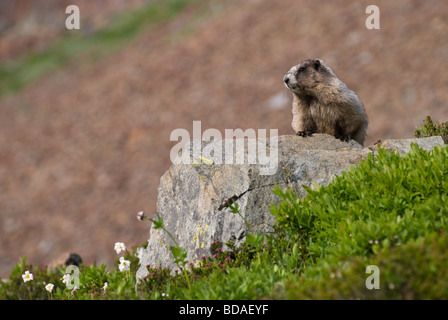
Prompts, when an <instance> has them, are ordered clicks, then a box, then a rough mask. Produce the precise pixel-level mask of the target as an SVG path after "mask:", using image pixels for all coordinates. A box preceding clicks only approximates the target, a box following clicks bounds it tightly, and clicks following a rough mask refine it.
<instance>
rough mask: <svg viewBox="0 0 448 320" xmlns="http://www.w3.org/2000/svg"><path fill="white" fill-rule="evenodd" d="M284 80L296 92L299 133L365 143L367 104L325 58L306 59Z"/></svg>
mask: <svg viewBox="0 0 448 320" xmlns="http://www.w3.org/2000/svg"><path fill="white" fill-rule="evenodd" d="M283 81H284V82H285V85H286V87H287V88H288V89H290V90H291V91H292V93H293V103H292V114H293V118H292V128H293V129H294V130H295V131H296V132H297V135H299V136H302V137H306V136H311V135H312V134H313V133H327V134H331V135H333V136H335V137H336V138H338V139H341V140H342V141H349V140H350V139H353V140H355V141H357V142H358V143H359V144H361V145H363V144H364V138H365V135H366V128H367V115H366V113H365V111H364V107H363V105H362V103H361V101H360V100H359V98H358V97H357V96H356V94H355V93H354V92H353V91H351V90H350V89H349V88H347V86H346V85H345V83H343V82H342V81H341V80H339V78H338V77H337V76H336V75H335V74H334V72H333V70H331V68H330V67H328V66H326V65H325V64H324V62H323V61H322V60H318V59H308V60H305V61H302V62H301V63H300V64H298V65H296V66H294V67H292V68H291V69H290V70H289V71H288V73H287V74H286V75H285V76H284V78H283Z"/></svg>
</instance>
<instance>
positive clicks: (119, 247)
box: [114, 242, 126, 254]
mask: <svg viewBox="0 0 448 320" xmlns="http://www.w3.org/2000/svg"><path fill="white" fill-rule="evenodd" d="M114 249H115V251H116V252H117V254H119V253H120V252H121V251H125V250H126V246H125V245H124V243H123V242H115V247H114Z"/></svg>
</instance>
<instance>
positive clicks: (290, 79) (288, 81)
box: [283, 70, 298, 90]
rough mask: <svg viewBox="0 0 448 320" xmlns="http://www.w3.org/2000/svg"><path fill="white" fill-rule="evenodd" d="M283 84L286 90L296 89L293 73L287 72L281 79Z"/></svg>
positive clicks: (296, 84)
mask: <svg viewBox="0 0 448 320" xmlns="http://www.w3.org/2000/svg"><path fill="white" fill-rule="evenodd" d="M283 83H284V84H285V86H286V88H288V89H291V90H294V89H297V87H298V83H297V79H296V77H295V75H294V73H293V72H291V70H290V71H288V73H287V74H285V76H284V77H283Z"/></svg>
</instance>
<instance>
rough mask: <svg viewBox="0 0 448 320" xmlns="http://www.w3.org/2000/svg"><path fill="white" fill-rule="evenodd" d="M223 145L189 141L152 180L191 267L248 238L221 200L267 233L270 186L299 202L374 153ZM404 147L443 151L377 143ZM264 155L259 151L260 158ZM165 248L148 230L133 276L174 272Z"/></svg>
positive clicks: (283, 139) (338, 147)
mask: <svg viewBox="0 0 448 320" xmlns="http://www.w3.org/2000/svg"><path fill="white" fill-rule="evenodd" d="M231 142H232V141H229V140H221V139H217V140H216V139H215V140H202V141H199V140H197V141H193V142H190V143H189V144H187V145H186V146H185V148H184V149H183V150H182V152H181V153H179V155H178V157H177V158H176V160H175V164H173V165H172V166H171V168H170V169H169V170H168V171H167V172H166V173H165V174H164V175H163V176H162V178H161V179H160V186H159V191H158V200H157V211H158V215H160V216H161V217H162V218H163V221H164V226H165V227H166V228H167V229H168V230H169V231H170V233H171V234H172V235H173V236H174V237H175V238H176V239H177V242H178V243H179V245H180V246H181V247H183V248H185V249H187V251H188V260H189V261H190V262H193V263H195V262H196V261H198V260H200V259H201V257H202V256H208V255H210V251H209V247H210V245H211V243H212V242H214V241H215V240H220V241H221V242H223V243H225V242H227V241H229V240H232V241H233V242H234V243H235V244H236V245H239V244H240V243H241V242H242V241H244V238H245V235H246V233H247V232H248V228H247V226H246V224H245V222H244V220H243V219H242V218H241V217H240V216H238V215H237V214H233V213H231V211H230V209H229V208H228V207H226V206H224V205H223V200H225V199H234V200H236V202H237V203H238V205H239V208H240V212H241V214H242V215H243V216H244V217H245V219H246V220H247V221H248V223H249V225H250V226H251V228H252V230H253V231H258V232H262V233H267V232H271V231H272V230H273V227H272V225H273V222H274V217H273V216H272V215H271V214H270V212H269V210H270V205H271V204H277V203H278V202H279V199H278V197H277V196H276V195H274V194H273V193H272V189H273V188H274V185H275V184H277V185H279V186H281V187H285V188H286V187H288V188H292V189H294V190H295V191H296V192H297V193H298V195H299V196H300V197H305V196H306V191H305V190H304V188H303V187H302V186H303V185H307V186H313V185H314V183H318V184H320V185H326V184H328V183H329V182H330V181H331V180H332V178H333V177H334V176H335V175H338V174H340V173H341V172H343V171H346V170H347V169H348V168H349V167H350V166H351V165H354V164H357V163H359V162H361V161H362V160H363V159H365V158H366V157H367V155H368V154H369V153H370V152H372V150H375V148H376V146H371V147H369V148H363V147H362V146H361V145H359V144H358V143H356V142H355V141H350V142H348V143H347V142H342V141H340V140H337V139H335V138H334V137H333V136H329V135H325V134H314V135H313V137H307V138H302V137H298V136H290V135H286V136H279V137H274V138H270V139H250V140H249V141H248V143H247V144H246V146H242V145H239V146H238V145H233V148H228V149H226V147H228V146H232V143H231ZM240 142H241V141H240ZM412 142H416V143H418V144H419V145H420V146H421V147H422V148H425V149H432V148H433V147H434V146H435V145H437V144H442V145H443V141H442V140H441V138H440V137H433V138H425V139H408V140H393V141H385V142H384V143H383V144H382V145H383V146H386V147H387V148H389V149H391V150H398V152H399V153H404V152H408V151H409V148H410V144H411V143H412ZM229 150H231V152H229ZM248 150H249V151H248ZM260 150H261V151H262V152H261V153H260ZM190 151H193V152H190ZM201 151H202V153H201ZM264 151H266V152H267V153H266V154H265V156H264V157H263V152H264ZM254 155H256V156H254ZM267 155H268V156H267ZM240 156H244V158H241V157H240ZM241 159H245V161H244V163H243V161H242V160H241ZM182 161H183V162H184V163H182ZM226 163H227V164H226ZM171 245H173V243H172V240H171V239H170V238H169V236H168V235H167V234H166V233H165V232H164V231H163V230H161V229H157V230H156V229H154V227H153V226H152V227H151V230H150V238H149V240H148V246H147V248H146V250H145V251H144V253H143V257H142V259H141V261H140V262H141V267H140V269H139V270H138V272H137V278H142V277H144V276H146V275H147V273H148V271H147V269H146V265H151V266H153V267H158V266H159V265H161V266H164V267H170V268H172V269H176V268H177V267H176V265H175V264H174V261H173V257H172V254H171V251H170V249H169V247H170V246H171Z"/></svg>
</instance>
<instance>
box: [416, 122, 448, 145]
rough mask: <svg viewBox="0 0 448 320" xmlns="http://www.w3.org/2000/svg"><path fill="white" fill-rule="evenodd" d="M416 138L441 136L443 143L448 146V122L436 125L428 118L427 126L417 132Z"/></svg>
mask: <svg viewBox="0 0 448 320" xmlns="http://www.w3.org/2000/svg"><path fill="white" fill-rule="evenodd" d="M414 136H415V137H416V138H424V137H432V136H441V137H442V139H443V142H445V144H448V121H446V122H436V123H434V121H433V120H432V119H431V117H430V116H426V119H425V124H424V125H422V126H421V127H420V128H418V129H416V130H415V132H414Z"/></svg>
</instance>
